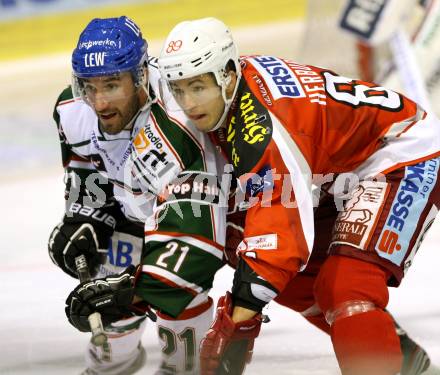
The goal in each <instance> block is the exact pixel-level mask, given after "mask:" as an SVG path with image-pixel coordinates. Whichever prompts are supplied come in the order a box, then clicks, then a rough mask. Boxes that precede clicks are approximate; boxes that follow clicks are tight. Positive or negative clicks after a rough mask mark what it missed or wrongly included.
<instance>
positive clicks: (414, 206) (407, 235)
mask: <svg viewBox="0 0 440 375" xmlns="http://www.w3.org/2000/svg"><path fill="white" fill-rule="evenodd" d="M439 165H440V159H439V158H437V159H432V160H427V161H424V162H421V163H418V164H416V165H410V166H407V167H406V168H405V177H404V178H403V179H402V181H401V182H400V185H399V189H398V190H397V193H396V196H395V198H394V200H393V203H392V206H391V210H390V212H389V214H388V217H387V219H386V224H385V225H384V227H383V229H382V233H381V234H380V236H379V240H378V241H377V245H376V250H377V252H378V254H379V255H380V256H381V257H382V258H386V259H388V260H390V261H391V262H393V263H394V264H396V265H398V266H400V265H401V263H402V261H403V259H404V258H405V256H406V254H407V250H408V248H409V244H410V242H411V239H412V237H413V235H414V232H415V230H416V228H417V225H418V223H419V220H420V215H421V214H422V212H423V211H424V209H425V207H426V205H427V204H428V198H429V195H430V194H431V191H432V190H433V188H434V186H435V184H436V181H437V174H438V170H439Z"/></svg>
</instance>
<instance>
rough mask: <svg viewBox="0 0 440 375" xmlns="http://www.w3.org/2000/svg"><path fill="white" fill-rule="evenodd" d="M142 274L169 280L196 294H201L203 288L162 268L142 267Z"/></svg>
mask: <svg viewBox="0 0 440 375" xmlns="http://www.w3.org/2000/svg"><path fill="white" fill-rule="evenodd" d="M142 272H147V273H153V274H155V275H159V276H161V277H163V278H164V279H167V280H170V281H171V282H172V283H174V284H177V285H179V286H180V287H181V288H186V289H191V290H194V291H195V292H197V293H202V292H203V288H202V287H200V286H198V285H197V284H194V283H190V282H189V281H187V280H185V279H182V278H181V277H179V276H177V275H175V274H174V273H171V272H170V271H167V270H164V269H163V268H160V267H156V266H151V265H144V266H142Z"/></svg>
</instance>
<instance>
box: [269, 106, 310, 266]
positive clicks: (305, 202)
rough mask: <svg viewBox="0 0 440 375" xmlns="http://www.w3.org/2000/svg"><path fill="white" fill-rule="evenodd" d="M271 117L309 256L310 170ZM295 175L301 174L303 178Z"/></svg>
mask: <svg viewBox="0 0 440 375" xmlns="http://www.w3.org/2000/svg"><path fill="white" fill-rule="evenodd" d="M271 119H272V123H273V134H272V139H273V140H274V142H275V144H276V145H277V147H278V148H279V151H280V155H281V158H282V159H283V162H284V164H285V165H286V166H287V169H288V170H289V173H290V178H291V181H292V186H293V190H294V192H295V198H296V202H297V207H298V212H299V216H300V218H301V223H302V228H303V232H304V237H305V239H306V242H307V247H308V249H309V256H310V253H311V251H312V248H313V240H314V236H315V229H314V223H313V200H312V172H311V170H310V167H309V165H308V164H307V161H306V159H305V158H304V156H303V154H302V153H301V151H300V149H299V148H298V146H297V144H296V143H295V142H294V140H293V139H292V137H291V136H290V135H289V133H288V132H287V131H286V129H284V127H283V126H282V125H281V123H280V122H279V121H278V119H277V118H276V117H275V116H273V115H272V114H271ZM296 176H302V177H303V178H301V177H296ZM305 266H306V264H303V265H302V267H301V271H302V270H303V269H304V268H305Z"/></svg>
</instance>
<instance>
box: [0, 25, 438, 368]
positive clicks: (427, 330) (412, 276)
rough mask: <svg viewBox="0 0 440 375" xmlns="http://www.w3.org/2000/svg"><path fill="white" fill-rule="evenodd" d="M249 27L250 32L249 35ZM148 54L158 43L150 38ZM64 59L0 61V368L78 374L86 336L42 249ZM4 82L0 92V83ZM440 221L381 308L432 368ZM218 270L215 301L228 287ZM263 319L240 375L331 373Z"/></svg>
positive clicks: (302, 325) (326, 358)
mask: <svg viewBox="0 0 440 375" xmlns="http://www.w3.org/2000/svg"><path fill="white" fill-rule="evenodd" d="M256 34H258V38H255V35H256ZM236 36H237V39H239V42H241V45H242V46H244V47H243V48H242V52H243V53H249V52H254V53H255V52H266V53H274V54H277V55H280V56H286V57H293V56H294V51H295V50H296V48H297V46H296V45H297V42H298V41H300V40H301V34H300V29H298V27H296V26H294V25H293V26H292V25H289V24H286V25H278V27H277V28H275V27H272V26H271V27H267V28H261V29H259V30H257V31H256V30H255V29H253V30H252V33H249V30H243V31H237V32H236ZM152 46H153V48H152V49H153V54H154V53H156V54H157V51H158V43H156V44H155V43H152ZM68 62H69V57H68V56H67V55H66V56H55V57H53V58H44V59H38V60H33V61H31V62H20V63H8V64H0V81H1V82H2V90H0V103H2V105H1V106H0V172H1V173H0V196H1V198H2V199H1V204H0V208H1V209H2V211H3V212H2V213H1V215H0V220H1V222H0V228H1V232H0V233H1V237H0V238H1V240H2V241H1V245H0V374H2V375H3V374H13V375H19V374H27V375H28V374H47V375H52V374H66V375H69V374H79V372H80V371H81V370H82V369H83V368H84V365H83V351H84V348H85V346H86V343H87V340H88V339H89V335H88V334H81V333H79V332H77V331H76V330H75V329H74V328H73V327H71V326H70V325H69V324H68V323H67V320H66V318H65V315H64V300H65V299H66V297H67V295H68V293H69V292H70V291H71V290H72V289H73V287H74V286H75V285H76V283H77V282H76V281H75V280H74V279H71V278H70V277H68V276H66V275H64V274H63V273H62V272H61V271H60V270H59V269H58V268H56V267H55V266H54V265H53V264H52V263H51V261H50V259H49V257H48V255H47V239H48V236H49V233H50V231H51V229H52V228H53V227H54V225H55V224H56V223H57V222H58V221H59V220H60V219H61V217H62V212H63V183H62V172H61V167H60V164H59V161H60V155H59V145H58V141H57V135H56V131H55V126H54V124H53V123H52V120H51V111H52V106H53V104H54V101H55V99H56V96H57V95H58V93H59V92H60V90H62V88H63V87H64V86H65V84H67V83H68V82H69V68H68ZM6 88H7V90H6ZM439 263H440V224H439V222H436V223H435V224H434V226H433V228H432V229H431V231H430V232H429V233H428V235H427V237H426V240H425V242H424V244H423V245H422V247H421V249H420V250H419V254H418V255H417V256H416V258H415V262H414V266H413V268H412V269H410V271H409V273H408V275H407V277H406V278H405V280H404V282H403V284H402V286H401V287H400V288H399V289H398V290H392V291H391V303H390V310H391V311H392V312H393V313H394V315H395V316H396V317H397V319H398V321H399V322H400V323H401V324H402V326H403V327H404V328H405V329H407V330H408V331H409V332H410V333H411V335H412V337H414V338H415V339H417V341H419V342H420V343H421V344H422V345H423V346H424V347H425V348H426V350H428V352H429V354H430V355H431V358H432V360H433V362H434V363H435V364H436V365H437V366H439V365H440V297H439V292H438V285H440V283H439V278H438V274H439V273H440V267H439ZM231 276H232V273H231V271H230V270H229V269H227V268H225V269H224V270H221V271H220V272H219V273H218V275H217V277H216V281H215V286H214V289H213V293H212V295H213V297H214V298H215V299H216V298H217V297H218V296H219V295H220V294H222V293H224V291H225V290H227V289H229V287H230V280H231ZM267 313H268V314H269V316H270V318H271V319H272V321H271V322H270V323H269V324H267V325H265V326H264V328H263V332H262V334H261V336H260V337H259V338H258V340H257V342H256V345H255V356H254V360H253V363H252V364H251V365H250V366H249V367H248V370H247V374H252V375H253V374H255V375H259V374H265V375H266V374H269V373H271V374H274V375H275V374H277V375H278V374H279V375H282V374H293V375H302V374H304V375H305V374H310V375H324V374H326V375H332V374H338V373H339V371H338V367H337V363H336V360H335V358H334V355H333V354H332V347H331V344H330V340H329V338H328V337H327V336H325V335H324V334H323V333H321V332H320V331H318V330H317V329H316V328H314V327H311V326H310V325H308V324H307V322H306V321H304V320H303V319H302V318H301V317H299V316H298V315H297V314H295V313H292V312H290V311H288V310H286V309H284V308H281V307H279V306H276V305H271V306H270V307H269V309H268V310H267ZM143 344H144V345H145V347H146V349H147V352H148V361H147V364H146V366H145V367H144V368H143V370H142V371H140V372H139V373H140V374H153V373H154V371H155V369H156V367H157V365H158V361H159V346H158V344H157V339H156V337H155V332H154V325H153V324H150V326H149V327H148V328H147V332H146V334H145V336H144V338H143Z"/></svg>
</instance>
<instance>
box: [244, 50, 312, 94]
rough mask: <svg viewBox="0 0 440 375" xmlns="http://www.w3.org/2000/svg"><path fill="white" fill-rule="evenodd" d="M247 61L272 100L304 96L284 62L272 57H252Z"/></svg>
mask: <svg viewBox="0 0 440 375" xmlns="http://www.w3.org/2000/svg"><path fill="white" fill-rule="evenodd" d="M249 61H250V62H251V63H252V65H253V66H254V67H255V68H256V69H257V70H258V72H259V73H260V74H261V76H262V78H263V79H264V81H265V82H266V83H267V85H268V87H269V90H270V93H271V94H272V97H273V99H274V100H277V99H280V98H303V97H305V96H306V95H305V93H304V90H303V88H302V86H301V83H300V82H299V80H298V78H297V77H296V76H295V74H294V73H293V72H292V70H291V69H290V68H289V67H288V66H287V65H286V63H285V62H284V61H282V60H280V59H279V58H277V57H272V56H258V57H252V58H250V59H249Z"/></svg>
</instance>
